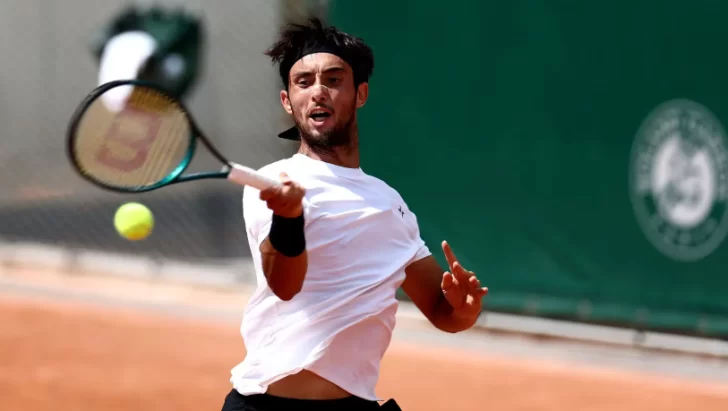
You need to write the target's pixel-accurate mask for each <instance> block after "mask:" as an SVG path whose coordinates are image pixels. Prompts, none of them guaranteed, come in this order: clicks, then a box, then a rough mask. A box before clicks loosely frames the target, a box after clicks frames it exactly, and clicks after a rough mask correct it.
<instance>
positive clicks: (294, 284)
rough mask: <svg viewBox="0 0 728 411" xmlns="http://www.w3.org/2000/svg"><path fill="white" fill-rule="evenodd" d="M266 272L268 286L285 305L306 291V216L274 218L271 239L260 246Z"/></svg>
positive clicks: (269, 237) (269, 235)
mask: <svg viewBox="0 0 728 411" xmlns="http://www.w3.org/2000/svg"><path fill="white" fill-rule="evenodd" d="M260 255H261V261H262V265H263V272H264V273H265V278H266V280H267V281H268V286H269V287H270V289H271V290H272V291H273V293H274V294H275V295H276V296H278V298H280V299H281V300H283V301H289V300H290V299H292V298H293V297H294V296H295V295H296V294H298V293H299V292H300V291H301V288H303V280H304V279H305V278H306V271H307V270H308V254H307V253H306V240H305V236H304V233H303V214H301V216H300V217H298V218H286V217H282V216H279V215H276V214H274V215H273V221H272V222H271V229H270V233H269V234H268V237H266V239H265V240H263V242H262V243H261V244H260Z"/></svg>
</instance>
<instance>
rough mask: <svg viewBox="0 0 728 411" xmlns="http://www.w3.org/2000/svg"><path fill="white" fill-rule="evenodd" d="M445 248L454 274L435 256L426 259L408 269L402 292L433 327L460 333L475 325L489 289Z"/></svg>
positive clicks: (444, 243)
mask: <svg viewBox="0 0 728 411" xmlns="http://www.w3.org/2000/svg"><path fill="white" fill-rule="evenodd" d="M442 247H443V251H444V252H445V256H446V258H447V261H448V264H449V265H450V271H451V272H445V271H443V270H442V268H441V267H440V264H439V263H438V262H437V260H436V259H435V257H433V256H428V257H425V258H422V259H420V260H418V261H415V262H413V263H412V264H410V265H409V266H407V268H406V269H405V274H406V278H405V280H404V283H402V289H403V290H404V292H405V293H406V294H407V295H408V296H409V297H410V299H412V302H413V303H414V304H415V305H416V306H417V308H418V309H419V310H420V311H421V312H422V314H424V316H425V317H427V319H428V320H429V321H430V322H431V323H432V325H434V326H435V327H436V328H438V329H440V330H442V331H446V332H451V333H456V332H460V331H464V330H467V329H468V328H470V327H472V326H473V325H474V324H475V322H476V321H477V319H478V317H479V316H480V313H481V308H482V302H481V300H482V298H483V296H485V294H486V293H487V292H488V289H487V288H481V287H480V281H479V280H478V279H477V277H475V274H474V273H473V272H471V271H466V270H465V269H464V268H463V267H462V266H461V265H460V263H459V262H458V261H457V260H456V259H455V256H454V255H453V253H452V250H451V249H450V246H449V245H448V244H447V243H446V242H443V245H442Z"/></svg>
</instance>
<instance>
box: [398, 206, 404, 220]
mask: <svg viewBox="0 0 728 411" xmlns="http://www.w3.org/2000/svg"><path fill="white" fill-rule="evenodd" d="M399 213H400V214H402V218H404V211H402V206H399Z"/></svg>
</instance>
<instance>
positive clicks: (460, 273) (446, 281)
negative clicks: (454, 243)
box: [441, 241, 488, 316]
mask: <svg viewBox="0 0 728 411" xmlns="http://www.w3.org/2000/svg"><path fill="white" fill-rule="evenodd" d="M442 251H443V252H444V253H445V259H447V265H448V266H449V267H450V271H449V272H445V273H444V274H443V275H442V284H441V287H442V292H443V293H444V294H445V299H446V300H447V302H448V303H450V305H451V306H452V308H453V309H454V310H455V311H456V313H457V314H458V315H463V316H471V315H478V314H480V312H481V310H482V299H483V297H484V296H485V295H486V294H488V288H487V287H481V286H480V280H478V278H477V277H476V276H475V273H474V272H472V271H467V270H466V269H465V268H463V266H462V265H460V262H458V260H457V258H455V254H454V253H453V252H452V249H451V248H450V245H449V244H448V243H447V241H443V242H442Z"/></svg>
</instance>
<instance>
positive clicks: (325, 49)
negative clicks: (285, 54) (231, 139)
mask: <svg viewBox="0 0 728 411" xmlns="http://www.w3.org/2000/svg"><path fill="white" fill-rule="evenodd" d="M315 53H329V54H333V55H335V56H338V57H339V58H341V59H342V60H344V61H345V62H346V64H348V65H349V66H350V67H351V70H352V71H353V73H354V79H355V81H356V80H357V79H358V78H359V77H358V76H357V74H358V73H357V66H356V64H354V59H353V58H352V57H351V56H350V55H349V53H347V52H346V50H345V49H343V48H342V47H337V46H334V45H330V44H313V45H310V46H306V47H302V48H301V49H300V50H299V51H298V53H295V54H292V55H291V57H289V58H286V59H284V60H283V61H281V64H280V69H279V70H280V75H281V81H283V85H284V87H286V88H288V87H287V86H288V76H289V74H290V71H291V67H293V65H294V64H296V62H297V61H298V60H300V59H302V58H303V57H305V56H307V55H309V54H315ZM278 137H280V138H283V139H286V140H300V139H301V135H300V134H299V132H298V127H296V126H293V127H291V128H289V129H288V130H286V131H284V132H282V133H280V134H278Z"/></svg>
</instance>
